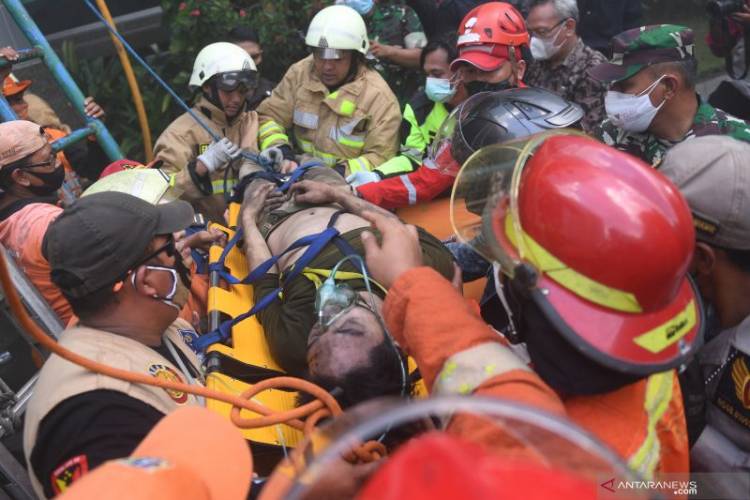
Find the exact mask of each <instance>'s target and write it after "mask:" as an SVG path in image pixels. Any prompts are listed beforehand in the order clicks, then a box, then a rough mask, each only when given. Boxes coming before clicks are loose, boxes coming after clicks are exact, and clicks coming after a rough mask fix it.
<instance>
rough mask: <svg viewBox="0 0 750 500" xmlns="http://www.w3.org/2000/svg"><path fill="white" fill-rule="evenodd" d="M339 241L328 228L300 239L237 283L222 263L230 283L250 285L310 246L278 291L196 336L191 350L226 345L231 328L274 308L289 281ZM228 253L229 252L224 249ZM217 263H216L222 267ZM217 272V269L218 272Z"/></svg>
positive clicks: (335, 234)
mask: <svg viewBox="0 0 750 500" xmlns="http://www.w3.org/2000/svg"><path fill="white" fill-rule="evenodd" d="M239 234H240V231H237V234H235V237H234V238H232V239H233V240H234V239H235V238H237V235H239ZM335 239H339V231H338V229H336V228H335V227H328V228H326V229H325V230H324V231H323V232H320V233H317V234H313V235H309V236H305V237H304V238H300V239H299V240H297V241H295V242H294V243H293V244H292V245H291V246H290V247H289V248H287V249H286V250H285V251H284V252H283V253H282V254H280V255H278V256H274V257H271V258H270V259H268V260H267V261H266V262H264V263H263V264H261V265H260V266H258V267H257V268H256V269H255V270H253V272H251V273H250V274H248V275H247V277H246V278H244V279H243V280H238V279H237V278H234V277H233V276H231V275H230V274H229V273H226V271H224V270H223V264H222V270H221V271H220V272H219V274H221V276H222V277H224V276H230V277H231V279H232V280H233V281H230V280H228V281H230V283H232V284H250V283H252V282H253V281H256V280H257V279H258V278H260V277H262V276H263V275H265V274H266V272H267V271H268V270H269V269H270V268H271V267H273V265H274V264H275V263H276V262H277V261H278V260H279V258H280V257H281V256H282V255H284V254H286V253H288V252H290V251H291V250H294V249H296V248H301V247H304V246H307V250H305V252H304V253H303V254H302V256H301V257H300V258H299V259H298V260H297V261H296V262H295V263H294V266H293V267H292V270H291V271H290V272H289V273H288V274H286V275H285V276H284V278H283V283H282V286H280V287H278V288H276V289H275V290H273V291H272V292H270V293H268V294H266V295H265V296H263V298H261V299H260V300H259V301H258V302H257V303H256V304H255V305H254V306H253V307H252V308H251V309H250V310H249V311H247V312H246V313H244V314H241V315H239V316H237V317H236V318H233V319H230V320H227V321H224V322H223V323H222V324H221V325H219V327H218V328H217V329H215V330H214V331H212V332H210V333H207V334H205V335H201V336H200V337H197V336H196V337H193V338H192V339H191V342H190V347H191V348H192V349H193V350H194V351H195V352H197V353H200V352H202V351H204V350H205V349H206V348H207V347H208V346H210V345H211V344H215V343H216V342H223V341H225V340H227V339H228V338H229V336H230V335H231V333H232V328H233V327H234V326H235V325H237V324H238V323H241V322H242V321H244V320H246V319H247V318H249V317H251V316H253V315H255V314H257V313H258V312H260V311H262V310H263V309H265V308H266V307H268V306H269V305H271V304H272V303H273V302H274V301H275V300H277V299H278V298H279V293H280V292H281V291H282V289H283V286H284V284H285V283H286V282H288V281H291V280H292V279H294V278H296V277H297V276H299V275H300V274H301V273H302V271H303V270H304V269H305V268H306V267H307V265H308V264H309V263H310V262H312V260H313V259H314V258H315V257H317V256H318V254H320V252H321V250H323V248H324V247H325V246H326V245H327V244H328V243H330V242H331V240H335ZM235 244H236V241H235ZM227 247H229V244H227ZM225 251H226V249H225ZM224 257H225V255H224V253H222V259H220V262H219V263H222V262H223V258H224ZM219 263H217V264H219ZM217 271H218V270H217Z"/></svg>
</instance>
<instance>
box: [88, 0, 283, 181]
mask: <svg viewBox="0 0 750 500" xmlns="http://www.w3.org/2000/svg"><path fill="white" fill-rule="evenodd" d="M83 2H84V3H85V4H86V5H87V6H88V8H89V9H90V10H91V12H93V13H94V15H95V16H96V17H97V18H98V19H99V21H101V22H102V23H103V24H104V26H105V27H106V28H107V30H108V31H109V33H110V34H111V35H112V36H113V37H114V38H116V39H117V40H119V41H120V43H122V45H123V47H125V49H127V51H128V52H130V55H132V56H133V58H134V59H135V60H136V61H138V63H139V64H140V65H141V66H143V68H144V69H146V71H148V72H149V73H150V74H151V76H152V77H153V78H154V80H156V82H157V83H158V84H159V85H161V86H162V88H163V89H164V90H166V91H167V93H168V94H169V95H170V96H172V98H173V99H174V100H175V102H176V103H177V104H178V105H179V106H180V107H181V108H182V109H183V110H185V112H186V113H187V114H188V115H190V117H191V118H192V119H193V120H195V121H196V123H198V125H200V126H201V127H202V128H203V129H204V130H205V131H206V132H208V135H210V136H211V138H212V139H213V140H214V141H217V142H218V141H219V140H220V139H221V137H220V136H219V135H218V134H217V133H216V132H214V131H213V129H211V127H209V126H208V125H207V124H206V122H204V121H203V120H202V119H201V118H200V116H198V115H197V114H196V113H195V111H193V110H192V109H191V108H190V107H189V106H188V105H187V104H185V102H184V101H183V100H182V98H181V97H180V96H179V95H177V92H175V91H174V90H172V87H170V86H169V85H168V84H167V82H165V81H164V80H163V79H162V78H161V77H160V76H159V74H158V73H157V72H156V71H154V69H153V68H152V67H151V66H149V64H148V63H147V62H146V61H145V60H144V59H143V58H142V57H141V56H140V55H138V52H136V51H135V49H133V47H131V46H130V44H129V43H128V42H127V40H125V39H124V38H123V37H122V35H120V33H119V32H118V31H117V30H116V29H114V28H113V27H112V25H111V24H110V23H108V22H107V20H106V19H105V18H104V16H102V14H101V12H99V10H98V9H97V8H96V7H94V4H92V3H91V0H83ZM242 157H243V158H245V159H246V160H250V161H252V162H254V163H256V164H258V165H260V166H261V167H263V168H264V169H267V170H268V169H270V168H271V164H270V162H269V161H268V160H266V159H265V158H263V157H262V156H260V155H259V154H257V153H252V152H250V151H244V150H243V151H242Z"/></svg>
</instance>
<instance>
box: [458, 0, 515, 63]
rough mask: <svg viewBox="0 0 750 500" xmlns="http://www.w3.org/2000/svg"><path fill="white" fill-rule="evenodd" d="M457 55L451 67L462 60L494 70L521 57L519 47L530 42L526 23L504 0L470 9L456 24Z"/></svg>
mask: <svg viewBox="0 0 750 500" xmlns="http://www.w3.org/2000/svg"><path fill="white" fill-rule="evenodd" d="M458 35H459V36H458V50H459V57H458V59H456V60H455V61H453V62H452V63H451V70H455V68H456V66H457V65H458V64H460V63H462V62H464V63H468V64H471V65H472V66H476V67H477V68H479V69H480V70H482V71H494V70H496V69H497V68H499V67H500V65H501V64H502V63H503V62H504V61H507V60H511V61H512V60H514V58H515V60H521V59H523V55H522V53H521V47H523V46H526V47H528V45H529V33H528V31H527V30H526V23H525V22H524V20H523V16H522V15H521V13H520V12H518V10H516V8H515V7H513V6H512V5H511V4H509V3H505V2H489V3H485V4H482V5H479V6H477V7H475V8H474V9H472V10H471V11H470V12H469V13H468V14H466V17H464V19H463V21H461V25H460V26H459V27H458Z"/></svg>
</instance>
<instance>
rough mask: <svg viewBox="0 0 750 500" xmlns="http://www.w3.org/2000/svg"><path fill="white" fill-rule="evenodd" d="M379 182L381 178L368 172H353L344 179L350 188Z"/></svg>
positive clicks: (374, 173)
mask: <svg viewBox="0 0 750 500" xmlns="http://www.w3.org/2000/svg"><path fill="white" fill-rule="evenodd" d="M379 180H381V177H380V176H379V175H378V174H377V173H376V172H368V171H366V170H360V171H359V172H354V173H353V174H351V175H349V177H347V178H346V182H348V183H349V184H350V185H351V186H352V187H357V186H361V185H362V184H369V183H371V182H378V181H379Z"/></svg>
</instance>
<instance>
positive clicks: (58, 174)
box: [26, 165, 65, 196]
mask: <svg viewBox="0 0 750 500" xmlns="http://www.w3.org/2000/svg"><path fill="white" fill-rule="evenodd" d="M27 173H29V174H31V175H33V176H34V177H36V178H37V179H39V180H40V181H42V182H43V183H44V184H42V185H41V186H26V189H28V190H29V191H31V192H32V193H34V194H35V195H37V196H49V195H51V194H53V193H54V192H55V191H57V190H58V189H60V187H61V186H62V184H63V181H64V180H65V168H64V167H63V166H62V165H58V167H57V168H56V169H55V170H54V171H52V172H44V173H41V172H27Z"/></svg>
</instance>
